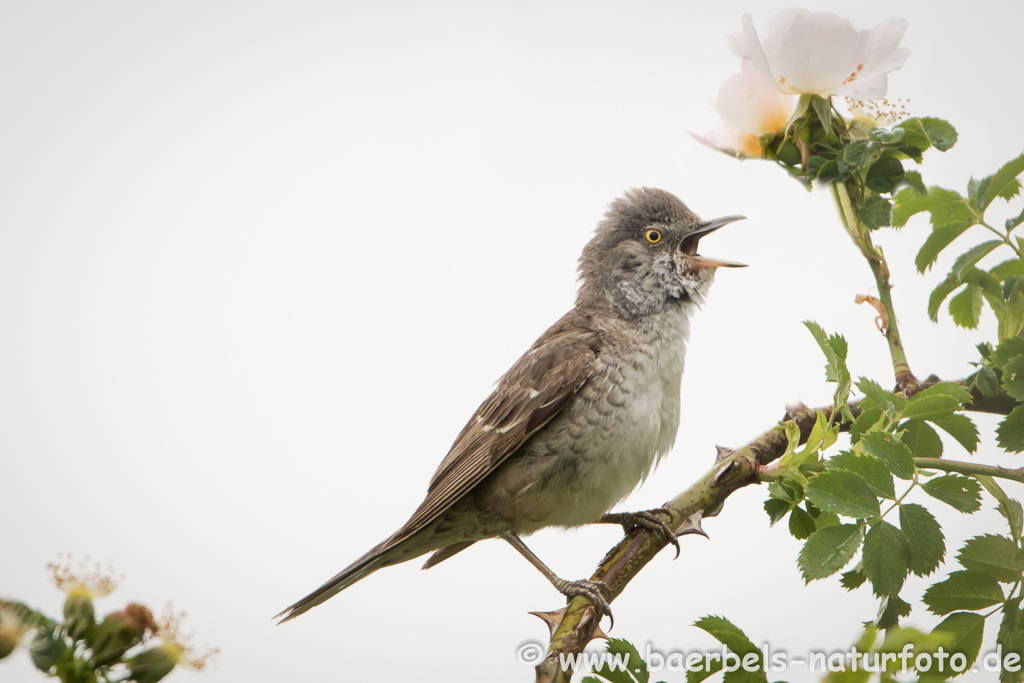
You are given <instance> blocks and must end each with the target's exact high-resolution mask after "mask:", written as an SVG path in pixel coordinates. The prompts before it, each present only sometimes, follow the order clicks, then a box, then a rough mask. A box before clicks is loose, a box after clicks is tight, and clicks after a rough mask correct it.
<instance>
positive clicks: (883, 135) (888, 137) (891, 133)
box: [868, 128, 905, 144]
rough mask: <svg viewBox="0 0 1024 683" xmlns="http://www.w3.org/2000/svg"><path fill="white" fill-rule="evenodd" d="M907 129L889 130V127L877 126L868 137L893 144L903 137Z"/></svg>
mask: <svg viewBox="0 0 1024 683" xmlns="http://www.w3.org/2000/svg"><path fill="white" fill-rule="evenodd" d="M904 134H905V131H903V130H902V129H899V128H897V129H895V130H889V129H888V128H875V129H874V130H873V131H871V132H870V133H868V137H869V138H870V139H872V140H875V141H876V142H881V143H883V144H893V143H896V142H899V141H900V140H902V139H903V136H904Z"/></svg>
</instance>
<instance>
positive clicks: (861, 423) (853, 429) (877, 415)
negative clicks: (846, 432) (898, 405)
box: [850, 398, 882, 443]
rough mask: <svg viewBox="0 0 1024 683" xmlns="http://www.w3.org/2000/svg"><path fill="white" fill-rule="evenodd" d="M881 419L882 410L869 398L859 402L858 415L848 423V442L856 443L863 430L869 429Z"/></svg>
mask: <svg viewBox="0 0 1024 683" xmlns="http://www.w3.org/2000/svg"><path fill="white" fill-rule="evenodd" d="M881 419H882V411H881V410H879V408H878V406H876V405H875V402H874V401H872V400H871V399H870V398H865V399H864V400H862V401H861V402H860V415H858V416H857V419H856V420H854V421H853V424H852V425H850V442H851V443H857V442H858V441H860V438H861V437H862V436H863V435H864V434H865V432H868V431H870V430H871V429H872V428H873V427H875V426H876V425H877V424H878V423H879V421H880V420H881Z"/></svg>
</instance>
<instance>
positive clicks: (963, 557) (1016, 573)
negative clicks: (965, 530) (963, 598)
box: [956, 534, 1024, 583]
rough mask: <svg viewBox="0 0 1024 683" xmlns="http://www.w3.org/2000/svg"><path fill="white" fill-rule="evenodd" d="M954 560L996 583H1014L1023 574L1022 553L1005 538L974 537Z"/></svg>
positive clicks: (990, 535)
mask: <svg viewBox="0 0 1024 683" xmlns="http://www.w3.org/2000/svg"><path fill="white" fill-rule="evenodd" d="M956 559H957V560H958V561H959V562H960V564H962V565H963V566H964V567H965V568H967V569H973V570H975V571H979V572H983V573H985V574H988V575H989V576H991V577H992V578H994V579H995V580H996V581H1000V582H1002V583H1014V582H1016V581H1020V580H1021V576H1022V573H1024V551H1022V550H1020V549H1019V548H1018V547H1017V544H1016V543H1014V542H1013V541H1011V540H1010V539H1009V538H1007V537H1006V536H996V535H994V534H985V535H983V536H975V537H974V538H972V539H970V540H969V541H967V543H965V544H964V547H962V548H961V549H960V552H959V554H957V556H956Z"/></svg>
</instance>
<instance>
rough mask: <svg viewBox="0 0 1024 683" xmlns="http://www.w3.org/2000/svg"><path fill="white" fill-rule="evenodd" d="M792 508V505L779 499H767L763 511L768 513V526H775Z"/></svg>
mask: <svg viewBox="0 0 1024 683" xmlns="http://www.w3.org/2000/svg"><path fill="white" fill-rule="evenodd" d="M792 508H793V504H792V503H790V502H789V501H786V500H782V499H780V498H769V499H768V500H766V501H765V502H764V511H765V512H767V513H768V519H769V520H770V526H775V524H776V523H777V522H778V521H779V520H780V519H782V518H783V517H785V516H786V513H788V512H789V511H790V510H791V509H792Z"/></svg>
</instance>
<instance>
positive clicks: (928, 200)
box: [892, 185, 975, 229]
mask: <svg viewBox="0 0 1024 683" xmlns="http://www.w3.org/2000/svg"><path fill="white" fill-rule="evenodd" d="M922 211H927V212H928V213H930V214H931V224H932V227H933V228H941V227H942V226H944V225H948V224H950V223H966V224H967V225H972V224H974V222H975V216H974V212H973V211H972V210H971V205H970V204H969V203H968V202H967V199H965V198H964V197H963V196H962V195H961V194H960V193H959V192H957V191H955V190H947V189H946V188H944V187H937V186H935V185H932V186H931V187H929V188H928V191H927V192H926V193H924V194H921V193H920V192H918V191H917V190H915V189H913V188H907V189H905V190H901V191H899V192H897V193H896V196H895V197H893V210H892V224H893V225H894V226H896V227H902V226H904V225H906V224H907V221H908V220H909V219H910V217H911V216H913V215H914V214H917V213H921V212H922ZM965 229H966V228H965Z"/></svg>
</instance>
